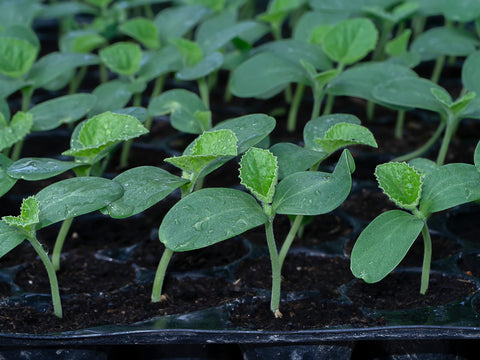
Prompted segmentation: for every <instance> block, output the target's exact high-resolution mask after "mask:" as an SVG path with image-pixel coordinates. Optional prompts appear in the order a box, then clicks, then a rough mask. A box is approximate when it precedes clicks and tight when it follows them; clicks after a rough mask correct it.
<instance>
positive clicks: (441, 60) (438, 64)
mask: <svg viewBox="0 0 480 360" xmlns="http://www.w3.org/2000/svg"><path fill="white" fill-rule="evenodd" d="M445 58H446V56H445V55H441V56H439V57H438V58H437V60H435V67H434V68H433V72H432V77H431V78H430V80H432V81H433V82H434V83H435V84H437V83H438V80H439V79H440V75H441V74H442V70H443V65H444V64H445Z"/></svg>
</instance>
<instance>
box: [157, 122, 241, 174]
mask: <svg viewBox="0 0 480 360" xmlns="http://www.w3.org/2000/svg"><path fill="white" fill-rule="evenodd" d="M237 141H238V139H237V137H236V136H235V134H234V132H233V131H231V130H214V131H209V132H204V133H203V134H202V135H200V136H199V137H198V138H197V139H195V141H194V142H193V143H192V145H191V146H190V147H189V148H187V149H186V150H185V152H184V155H182V156H176V157H171V158H167V159H165V161H166V162H169V163H171V164H173V165H175V166H177V167H179V168H180V169H182V170H184V171H187V172H189V173H191V174H197V175H198V174H201V173H202V172H204V171H205V168H207V167H208V166H209V165H211V163H214V164H217V162H226V161H228V160H230V159H231V158H232V157H234V156H236V155H237ZM216 167H218V166H216ZM216 167H214V169H215V168H216ZM208 169H209V170H211V169H210V167H208ZM202 175H206V174H205V173H202Z"/></svg>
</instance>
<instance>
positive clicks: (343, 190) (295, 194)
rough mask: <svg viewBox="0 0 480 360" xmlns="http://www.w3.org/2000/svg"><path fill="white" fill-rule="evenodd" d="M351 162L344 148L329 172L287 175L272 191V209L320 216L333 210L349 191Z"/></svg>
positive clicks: (281, 212)
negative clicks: (273, 191)
mask: <svg viewBox="0 0 480 360" xmlns="http://www.w3.org/2000/svg"><path fill="white" fill-rule="evenodd" d="M352 163H353V159H352V155H351V154H350V153H349V152H348V150H344V151H343V153H342V155H341V156H340V159H339V160H338V163H337V166H336V167H335V170H334V171H333V173H332V174H330V173H324V172H320V171H304V172H297V173H294V174H291V175H289V176H287V177H286V178H285V179H283V180H282V181H281V182H280V183H279V184H278V186H277V189H276V191H275V196H274V199H273V205H272V206H273V209H274V211H275V212H276V213H279V214H288V215H319V214H326V213H328V212H330V211H332V210H334V209H336V208H337V207H338V206H340V204H341V203H342V202H343V201H344V200H345V199H346V198H347V196H348V194H349V193H350V188H351V185H352V179H351V175H350V174H351V172H352V171H351V169H352V167H353V166H352Z"/></svg>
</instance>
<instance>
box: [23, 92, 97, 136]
mask: <svg viewBox="0 0 480 360" xmlns="http://www.w3.org/2000/svg"><path fill="white" fill-rule="evenodd" d="M96 101H97V98H96V97H95V96H94V95H92V94H73V95H65V96H60V97H56V98H54V99H52V100H47V101H44V102H42V103H40V104H38V105H36V106H34V107H33V108H31V109H30V110H29V113H30V114H32V115H33V126H32V130H33V131H45V130H52V129H55V128H57V127H59V126H60V125H61V124H70V123H73V122H75V121H77V120H79V119H81V118H82V117H84V116H85V115H86V114H87V113H88V112H89V111H90V110H91V109H92V108H93V106H94V104H95V102H96Z"/></svg>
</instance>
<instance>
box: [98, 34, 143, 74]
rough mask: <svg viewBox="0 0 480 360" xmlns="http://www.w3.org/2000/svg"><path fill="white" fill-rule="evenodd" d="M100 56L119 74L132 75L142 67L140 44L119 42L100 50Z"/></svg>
mask: <svg viewBox="0 0 480 360" xmlns="http://www.w3.org/2000/svg"><path fill="white" fill-rule="evenodd" d="M99 55H100V58H101V59H102V61H103V62H104V63H105V65H107V66H108V68H109V69H110V70H112V71H113V72H116V73H117V74H121V75H127V76H132V75H133V74H135V73H136V72H137V71H138V70H139V69H140V62H141V61H142V49H141V48H140V45H138V44H133V43H129V42H118V43H115V44H113V45H110V46H108V47H106V48H103V49H101V50H100V51H99Z"/></svg>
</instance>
